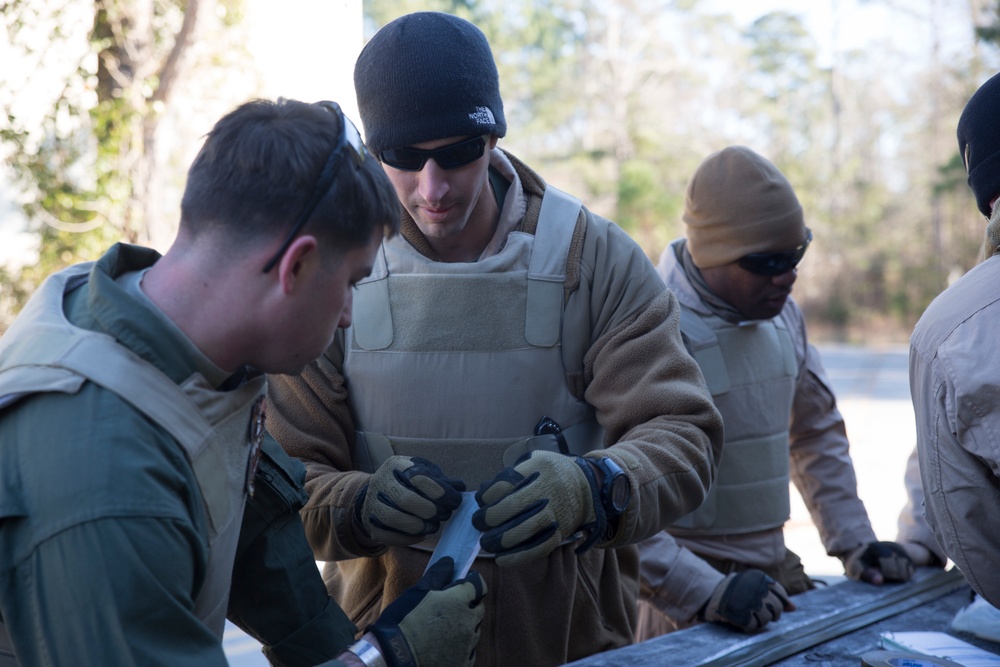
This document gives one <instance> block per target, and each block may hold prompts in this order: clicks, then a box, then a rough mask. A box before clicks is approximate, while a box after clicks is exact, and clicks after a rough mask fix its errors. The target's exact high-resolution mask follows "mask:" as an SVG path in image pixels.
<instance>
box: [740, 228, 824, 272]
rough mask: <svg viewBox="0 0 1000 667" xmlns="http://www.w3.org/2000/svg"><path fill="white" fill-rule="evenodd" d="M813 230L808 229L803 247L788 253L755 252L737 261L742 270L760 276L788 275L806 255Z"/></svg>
mask: <svg viewBox="0 0 1000 667" xmlns="http://www.w3.org/2000/svg"><path fill="white" fill-rule="evenodd" d="M812 238H813V235H812V230H810V229H809V228H808V227H806V240H805V241H803V242H802V245H800V246H798V247H797V248H795V249H794V250H789V251H788V252H753V253H750V254H749V255H743V256H742V257H740V258H739V259H738V260H737V263H738V264H739V265H740V268H743V269H745V270H747V271H749V272H750V273H756V274H757V275H758V276H780V275H781V274H783V273H788V272H789V271H791V270H792V269H794V268H795V267H796V266H798V264H799V262H801V261H802V256H803V255H805V254H806V248H808V247H809V243H810V242H811V241H812Z"/></svg>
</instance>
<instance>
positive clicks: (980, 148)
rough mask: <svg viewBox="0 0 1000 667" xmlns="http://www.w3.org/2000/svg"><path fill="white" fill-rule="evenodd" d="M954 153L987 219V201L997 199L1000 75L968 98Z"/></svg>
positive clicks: (999, 190)
mask: <svg viewBox="0 0 1000 667" xmlns="http://www.w3.org/2000/svg"><path fill="white" fill-rule="evenodd" d="M958 150H959V153H960V154H961V156H962V162H963V163H964V164H965V169H966V171H968V172H969V187H970V188H972V192H973V194H975V195H976V204H978V205H979V210H980V211H982V212H983V215H985V216H986V217H987V218H989V217H990V214H991V210H990V200H992V199H993V198H994V197H996V196H997V195H1000V74H995V75H993V77H991V78H990V80H989V81H987V82H986V83H984V84H983V85H982V86H980V88H979V90H977V91H976V92H975V94H973V96H972V97H971V98H969V101H968V103H967V104H966V105H965V110H964V111H962V116H961V118H959V119H958Z"/></svg>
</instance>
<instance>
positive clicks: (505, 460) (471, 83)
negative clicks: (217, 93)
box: [268, 12, 722, 666]
mask: <svg viewBox="0 0 1000 667" xmlns="http://www.w3.org/2000/svg"><path fill="white" fill-rule="evenodd" d="M355 87H356V90H357V94H358V105H359V109H360V112H361V118H362V121H363V122H364V128H365V131H366V133H367V140H368V145H369V147H370V149H371V151H372V152H373V153H374V154H375V155H377V156H378V157H379V159H380V160H381V161H382V165H383V167H384V168H385V171H386V173H387V174H388V176H389V180H390V181H391V182H392V184H393V186H394V187H395V189H396V194H397V195H398V197H399V199H400V202H401V203H402V207H403V212H402V223H401V235H400V236H399V238H397V239H395V240H392V241H388V242H386V243H384V244H383V245H382V248H381V250H380V252H379V255H378V258H377V260H376V266H375V268H374V270H373V272H372V275H371V276H370V277H369V278H367V279H365V280H363V281H361V282H360V283H359V284H358V289H357V292H356V295H355V300H354V311H353V323H354V324H353V326H352V327H351V329H349V330H348V331H347V332H346V333H345V334H344V336H342V337H341V338H339V339H338V341H337V342H336V343H335V344H334V345H333V346H332V347H331V348H330V349H329V350H327V352H326V354H325V355H324V356H322V357H321V358H320V359H318V360H317V361H316V362H315V363H314V364H311V365H310V366H308V367H307V368H306V370H305V371H303V372H302V374H301V375H298V376H294V377H292V376H280V377H275V378H273V380H272V384H271V385H270V397H271V399H270V400H271V401H272V403H271V405H272V408H273V409H272V414H271V417H272V418H271V419H270V420H269V422H268V424H269V426H270V427H271V429H272V432H273V433H274V434H275V436H276V437H277V439H278V440H279V442H281V444H282V445H283V446H284V447H285V448H286V449H287V450H288V452H289V453H291V454H292V455H293V456H296V457H298V458H300V459H302V460H303V461H305V463H306V467H307V470H308V481H307V488H308V490H309V492H310V501H309V504H308V505H307V506H306V508H304V510H303V518H304V520H305V524H306V530H307V533H308V536H309V539H310V541H311V543H312V545H313V549H314V551H315V554H316V557H317V558H318V559H321V560H325V561H335V560H336V561H339V562H338V563H329V564H328V565H327V569H326V571H325V573H324V574H325V578H326V580H327V584H328V586H329V587H330V591H331V593H332V594H334V595H336V596H337V599H338V600H339V601H341V602H342V603H343V605H344V607H345V609H346V610H347V612H348V615H349V616H351V618H352V619H353V620H354V622H355V623H357V624H359V627H361V626H363V625H364V624H366V623H367V622H368V619H371V618H373V617H374V615H376V614H378V612H379V609H380V608H381V607H383V606H384V605H386V604H388V603H390V602H391V601H392V600H393V599H395V598H396V597H397V596H398V595H399V594H400V592H401V591H402V590H403V589H404V588H405V587H406V586H407V585H409V584H411V583H413V582H415V581H416V580H417V579H418V578H419V576H420V574H421V572H422V571H423V569H424V567H425V566H426V565H427V563H428V559H429V557H430V555H431V551H432V550H433V549H434V548H435V544H436V543H437V541H438V539H439V537H440V535H441V530H440V527H441V525H442V524H443V523H445V522H446V521H447V520H448V518H449V517H450V516H451V515H452V513H453V512H454V511H455V510H456V509H458V508H459V507H461V509H462V512H463V516H466V515H464V512H465V511H466V510H470V509H471V510H473V511H474V512H473V514H472V519H471V522H472V525H473V527H474V528H475V529H476V530H477V531H480V532H481V538H480V537H479V536H478V535H475V534H474V535H473V540H471V541H473V545H474V546H476V547H478V546H479V545H481V547H482V553H481V554H480V557H479V558H478V559H476V565H475V567H476V570H477V571H478V572H480V573H481V574H482V575H483V576H484V578H485V579H486V581H487V586H488V588H489V590H490V591H491V597H490V598H489V599H488V600H487V605H488V606H487V611H486V617H485V618H484V621H483V624H482V635H481V639H480V643H479V646H478V649H477V661H476V664H477V665H505V666H506V665H533V666H545V665H558V664H562V663H565V662H567V661H571V660H576V659H579V658H582V657H584V656H587V655H591V654H593V653H597V652H599V651H604V650H607V649H613V648H616V647H620V646H623V645H625V644H628V643H630V642H631V640H632V636H633V632H634V629H635V621H636V596H637V591H638V580H637V569H638V557H637V550H636V547H635V546H634V545H635V543H637V542H639V541H640V540H642V539H644V538H646V537H648V536H650V535H653V534H655V533H656V532H658V531H659V530H661V529H662V528H664V527H665V526H666V525H668V524H670V523H671V522H673V521H674V520H676V519H678V518H679V517H681V516H683V515H685V514H687V513H688V512H690V511H691V510H693V509H694V508H695V507H697V506H698V505H699V504H700V503H701V502H702V499H703V498H704V497H705V494H706V492H707V490H708V487H709V484H710V483H711V480H712V478H713V475H714V471H715V468H716V466H717V465H718V461H719V458H720V455H721V450H720V445H721V441H722V424H721V419H720V417H719V413H718V411H717V410H716V409H715V407H714V405H713V403H712V400H711V397H710V396H709V394H708V392H707V391H706V389H705V385H704V379H703V377H702V375H701V372H700V371H699V369H698V366H697V364H696V363H695V362H694V360H693V359H692V358H691V357H690V355H689V354H688V353H687V352H686V351H685V349H684V346H683V344H682V342H681V338H680V334H679V332H678V308H677V302H676V300H675V299H674V297H673V295H672V294H671V293H670V292H669V291H667V290H666V289H665V288H664V285H663V283H662V281H661V280H660V279H659V278H658V277H657V275H656V272H655V270H654V268H653V266H652V264H651V263H650V261H649V260H648V258H647V257H646V256H645V254H644V253H643V252H642V250H641V249H640V248H639V247H638V245H637V244H636V243H635V242H634V241H632V240H631V239H630V238H629V237H628V235H626V234H625V233H624V232H623V231H622V230H621V229H620V228H619V227H617V226H616V225H614V224H613V223H611V222H609V221H608V220H605V219H603V218H601V217H599V216H596V215H594V214H593V213H592V212H590V211H588V210H587V209H586V208H584V207H583V206H582V205H581V203H580V201H579V200H577V199H575V198H574V197H572V196H570V195H568V194H565V193H563V192H561V191H559V190H556V189H555V188H553V187H551V186H547V185H546V184H545V182H544V181H543V180H542V178H541V177H540V176H538V174H536V173H535V172H533V171H532V170H531V169H529V168H528V167H527V166H525V165H524V164H523V163H521V162H520V161H519V160H517V159H516V158H515V157H513V156H512V155H510V154H509V153H507V152H505V151H503V150H501V149H499V148H497V142H498V140H499V139H500V138H501V137H503V136H504V135H505V134H506V130H507V127H506V121H505V118H504V109H503V102H502V100H501V97H500V88H499V80H498V75H497V69H496V65H495V64H494V60H493V55H492V53H491V52H490V47H489V44H488V43H487V41H486V38H485V37H484V35H483V34H482V32H480V31H479V29H478V28H476V27H475V26H474V25H472V24H471V23H469V22H468V21H465V20H463V19H460V18H458V17H456V16H452V15H448V14H441V13H435V12H420V13H416V14H410V15H407V16H403V17H401V18H399V19H396V20H395V21H392V22H391V23H389V24H388V25H386V26H385V27H384V28H382V29H381V30H380V31H379V32H378V33H377V34H376V35H375V36H374V37H373V38H372V40H371V41H370V42H369V43H368V45H367V46H366V47H365V48H364V50H363V51H362V53H361V55H360V57H359V58H358V62H357V65H356V67H355ZM466 489H468V492H467V493H464V494H463V493H462V492H464V491H466ZM473 492H474V493H473ZM465 521H468V519H465ZM448 532H449V534H450V533H451V531H448ZM443 543H445V544H447V539H445V540H443Z"/></svg>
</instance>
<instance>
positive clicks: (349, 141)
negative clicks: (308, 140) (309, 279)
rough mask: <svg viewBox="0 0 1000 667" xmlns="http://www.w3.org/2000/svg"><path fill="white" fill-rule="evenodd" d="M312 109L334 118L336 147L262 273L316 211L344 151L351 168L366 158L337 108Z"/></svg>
mask: <svg viewBox="0 0 1000 667" xmlns="http://www.w3.org/2000/svg"><path fill="white" fill-rule="evenodd" d="M316 105H317V106H320V107H322V108H324V109H326V110H327V111H329V112H330V113H332V114H336V116H337V119H338V120H339V122H340V138H339V139H338V140H337V145H336V146H334V147H333V150H332V151H331V152H330V157H329V158H327V160H326V164H325V165H323V169H322V170H321V171H320V172H319V177H318V178H317V179H316V185H315V186H313V190H312V194H311V195H310V196H309V201H307V202H306V205H305V208H303V209H302V211H301V212H300V213H299V217H298V218H296V219H295V224H294V225H292V229H291V231H290V232H288V237H287V238H285V242H284V243H282V244H281V247H280V248H278V252H276V253H274V257H272V258H271V260H270V261H269V262H268V263H267V264H265V265H264V273H268V272H269V271H270V270H271V269H273V268H274V267H275V266H276V265H277V264H278V262H280V261H281V258H282V256H284V254H285V252H287V251H288V246H290V245H292V241H293V240H294V239H295V237H296V236H298V235H299V232H301V231H302V228H303V227H305V226H306V222H308V220H309V218H310V217H312V214H313V213H315V212H316V207H317V206H319V203H320V202H321V201H323V198H324V197H325V196H326V195H327V193H329V191H330V188H331V187H332V186H333V185H334V181H335V180H336V178H337V174H338V173H339V172H340V165H342V164H343V163H344V160H342V159H341V153H343V152H344V151H345V150H347V153H348V155H349V157H350V158H351V159H352V160H353V162H354V165H355V166H358V165H360V164H361V163H362V162H363V161H364V159H365V156H367V155H368V150H367V149H366V148H365V144H364V142H363V141H361V133H360V132H358V128H357V127H355V126H354V123H352V122H351V119H350V118H348V117H347V116H345V115H344V112H343V111H341V109H340V105H339V104H337V103H336V102H330V101H328V100H324V101H323V102H316Z"/></svg>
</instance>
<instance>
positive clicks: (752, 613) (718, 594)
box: [705, 570, 788, 632]
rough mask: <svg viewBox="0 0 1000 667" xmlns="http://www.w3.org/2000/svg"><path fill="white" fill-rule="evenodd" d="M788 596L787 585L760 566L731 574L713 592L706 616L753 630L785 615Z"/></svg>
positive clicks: (709, 619)
mask: <svg viewBox="0 0 1000 667" xmlns="http://www.w3.org/2000/svg"><path fill="white" fill-rule="evenodd" d="M787 597H788V596H787V594H786V593H785V590H784V588H782V587H781V585H780V584H778V583H777V582H776V581H774V579H772V578H771V577H769V576H767V575H766V574H764V573H763V572H761V571H760V570H745V571H743V572H738V573H734V574H730V575H729V576H727V577H726V578H725V579H723V580H722V582H721V583H720V584H719V585H718V586H717V587H716V589H715V592H714V593H713V594H712V597H711V599H710V600H709V602H708V605H707V606H706V609H705V620H707V621H725V622H727V623H730V624H732V625H735V626H736V627H738V628H741V629H743V630H746V631H747V632H753V631H755V630H759V629H760V628H762V627H764V626H765V625H767V624H768V623H770V622H771V621H774V620H777V619H778V618H780V617H781V611H782V609H783V608H784V601H785V600H787Z"/></svg>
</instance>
